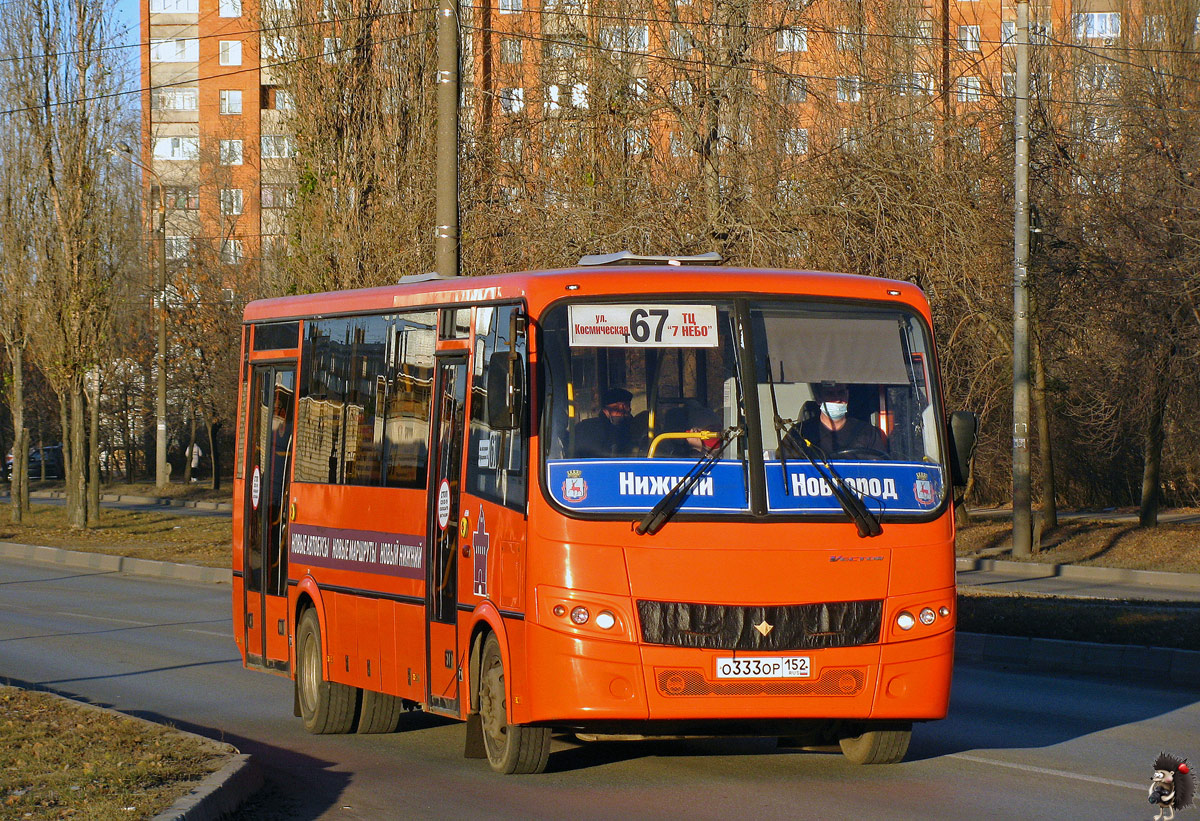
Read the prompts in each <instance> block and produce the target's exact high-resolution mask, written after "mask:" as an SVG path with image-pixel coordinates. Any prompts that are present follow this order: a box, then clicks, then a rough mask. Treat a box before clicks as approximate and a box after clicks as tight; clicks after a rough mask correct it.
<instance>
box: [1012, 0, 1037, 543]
mask: <svg viewBox="0 0 1200 821" xmlns="http://www.w3.org/2000/svg"><path fill="white" fill-rule="evenodd" d="M1016 6H1017V77H1016V83H1017V86H1016V89H1015V92H1016V111H1015V114H1014V120H1015V122H1014V124H1013V125H1014V129H1013V130H1014V132H1015V134H1016V152H1015V153H1016V170H1015V174H1014V181H1013V182H1014V185H1013V191H1014V193H1015V195H1016V197H1015V198H1016V204H1015V207H1014V212H1015V214H1014V220H1013V440H1012V447H1013V450H1012V454H1013V517H1012V524H1013V535H1012V540H1013V541H1012V544H1013V555H1014V556H1030V555H1032V554H1033V527H1032V524H1033V511H1032V507H1031V500H1032V497H1033V493H1032V489H1031V485H1032V482H1031V479H1030V468H1029V0H1017V3H1016Z"/></svg>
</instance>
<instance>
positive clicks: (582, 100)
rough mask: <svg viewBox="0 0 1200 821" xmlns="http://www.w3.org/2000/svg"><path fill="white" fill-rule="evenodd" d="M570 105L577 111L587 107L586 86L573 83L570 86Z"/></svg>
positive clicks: (585, 84)
mask: <svg viewBox="0 0 1200 821" xmlns="http://www.w3.org/2000/svg"><path fill="white" fill-rule="evenodd" d="M571 105H572V106H573V107H575V108H578V109H586V108H587V107H588V84H587V83H575V84H574V85H572V86H571Z"/></svg>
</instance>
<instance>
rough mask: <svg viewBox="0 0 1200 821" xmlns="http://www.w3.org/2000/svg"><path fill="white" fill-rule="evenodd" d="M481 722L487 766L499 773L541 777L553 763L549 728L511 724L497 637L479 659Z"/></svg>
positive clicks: (486, 643) (491, 638)
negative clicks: (551, 760) (527, 774)
mask: <svg viewBox="0 0 1200 821" xmlns="http://www.w3.org/2000/svg"><path fill="white" fill-rule="evenodd" d="M478 697H479V718H480V725H481V728H482V731H483V747H484V751H485V752H486V753H487V759H488V764H489V765H491V768H492V769H493V770H495V771H496V772H498V773H505V774H517V773H540V772H542V771H543V770H545V769H546V764H547V762H548V761H549V760H550V728H549V727H531V726H527V725H520V724H510V723H509V722H508V703H507V691H506V689H505V676H504V660H503V658H502V657H501V654H500V642H499V640H498V639H497V638H496V634H495V633H488V635H487V637H486V638H485V639H484V640H483V650H482V652H481V653H480V658H479V689H478Z"/></svg>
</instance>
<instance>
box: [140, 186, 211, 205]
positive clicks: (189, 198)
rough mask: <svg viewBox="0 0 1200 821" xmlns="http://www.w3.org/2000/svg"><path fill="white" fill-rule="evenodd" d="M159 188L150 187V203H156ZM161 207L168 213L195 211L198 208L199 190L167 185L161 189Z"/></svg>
mask: <svg viewBox="0 0 1200 821" xmlns="http://www.w3.org/2000/svg"><path fill="white" fill-rule="evenodd" d="M158 192H159V188H158V186H157V185H152V186H150V201H151V202H155V203H156V202H158V196H159V194H158ZM162 195H163V207H164V208H166V209H167V210H168V211H195V210H197V209H198V208H199V207H200V189H198V188H189V187H187V186H171V185H168V186H167V187H166V188H165V189H163V194H162Z"/></svg>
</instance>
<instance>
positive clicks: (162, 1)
mask: <svg viewBox="0 0 1200 821" xmlns="http://www.w3.org/2000/svg"><path fill="white" fill-rule="evenodd" d="M199 11H200V0H150V13H151V14H196V13H198V12H199Z"/></svg>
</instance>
